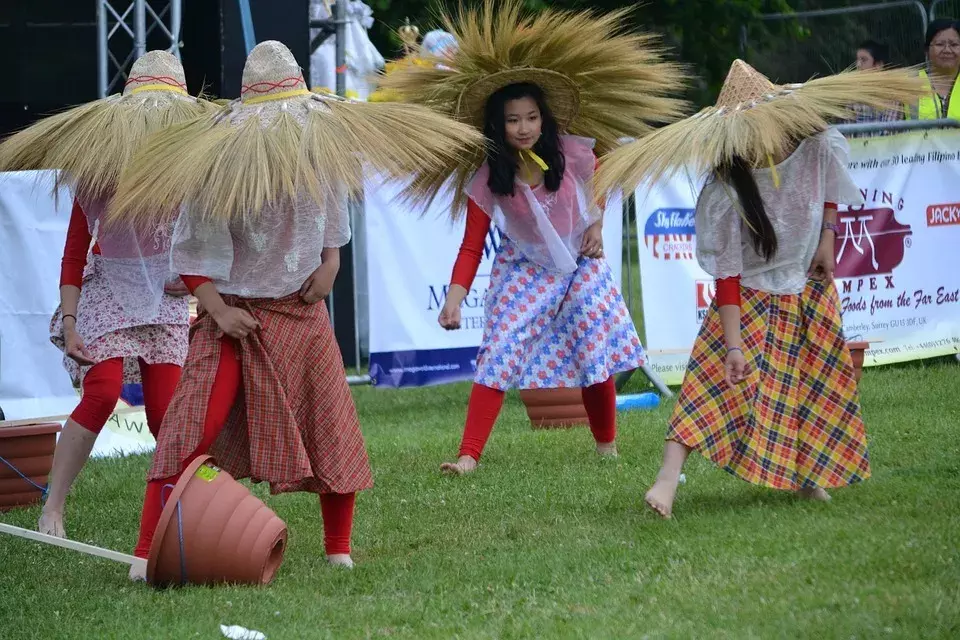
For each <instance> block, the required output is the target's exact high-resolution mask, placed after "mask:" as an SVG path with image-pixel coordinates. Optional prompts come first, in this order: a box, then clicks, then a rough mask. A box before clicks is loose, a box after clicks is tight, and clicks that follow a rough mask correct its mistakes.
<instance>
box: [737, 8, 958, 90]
mask: <svg viewBox="0 0 960 640" xmlns="http://www.w3.org/2000/svg"><path fill="white" fill-rule="evenodd" d="M950 2H952V3H957V4H960V0H950ZM926 30H927V9H926V7H924V5H923V4H922V3H921V2H918V1H911V0H905V1H902V2H884V3H871V4H862V5H857V6H852V7H838V8H835V9H822V10H817V11H800V12H796V13H774V14H767V15H764V16H761V17H760V19H758V20H755V21H753V22H751V23H749V24H746V25H744V26H743V27H742V28H741V49H742V54H743V56H744V57H745V58H746V60H747V61H748V62H750V63H751V64H752V65H753V66H755V67H756V68H757V69H758V70H759V71H761V72H762V73H764V74H765V75H767V76H768V77H769V78H770V79H771V80H773V81H774V82H798V81H800V80H802V79H805V78H811V77H814V76H824V75H829V74H832V73H836V72H838V71H841V70H843V69H845V68H847V67H849V66H850V65H852V64H853V63H854V61H855V58H856V49H857V45H858V44H859V43H861V42H863V41H864V40H868V39H872V40H878V41H880V42H883V43H885V44H887V45H888V46H889V47H890V54H891V60H889V62H890V63H892V64H899V65H910V64H918V63H921V62H923V60H924V50H923V41H924V36H925V33H926Z"/></svg>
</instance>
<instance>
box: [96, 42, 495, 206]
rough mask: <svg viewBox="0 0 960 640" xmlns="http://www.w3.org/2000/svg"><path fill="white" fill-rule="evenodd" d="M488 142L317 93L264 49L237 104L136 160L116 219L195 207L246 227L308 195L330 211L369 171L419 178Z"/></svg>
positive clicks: (162, 140)
mask: <svg viewBox="0 0 960 640" xmlns="http://www.w3.org/2000/svg"><path fill="white" fill-rule="evenodd" d="M482 144H483V137H482V136H481V135H480V134H479V133H477V132H476V131H474V130H473V129H472V128H471V127H468V126H466V125H464V124H460V123H457V122H455V121H454V120H452V119H449V118H446V117H444V116H442V115H441V114H438V113H435V112H433V111H431V110H429V109H425V108H423V107H417V106H414V105H408V104H398V103H383V104H368V103H365V102H357V101H352V100H346V99H342V98H338V97H337V96H333V95H330V94H325V93H324V94H318V93H312V92H311V91H310V90H309V89H308V88H307V84H306V82H305V81H304V78H303V73H302V70H301V69H300V66H299V65H298V64H297V61H296V59H295V58H294V56H293V54H292V53H291V52H290V50H289V49H288V48H287V47H286V46H284V45H283V44H282V43H280V42H276V41H266V42H262V43H260V44H258V45H257V46H256V47H254V49H253V50H252V51H251V52H250V55H249V56H248V57H247V61H246V64H245V66H244V69H243V84H242V89H241V94H240V98H238V99H236V100H233V101H231V102H230V103H229V104H227V105H226V106H224V107H223V108H222V109H221V110H220V112H219V113H217V114H216V115H215V116H203V117H199V118H196V119H194V120H193V121H191V122H189V123H186V124H185V125H184V126H182V127H177V128H174V129H171V130H168V131H164V132H162V133H160V134H158V135H157V136H155V137H154V138H153V139H152V140H151V143H150V144H148V145H147V146H146V147H145V148H144V149H143V151H142V152H141V153H139V154H137V157H136V159H135V160H134V162H133V164H132V166H131V168H130V170H129V171H128V172H127V173H126V174H125V175H124V179H123V181H122V183H121V185H120V188H119V190H118V193H117V196H116V198H115V200H114V203H113V207H112V210H111V217H112V218H114V219H116V218H133V219H141V218H143V217H145V216H148V215H150V211H151V210H155V209H157V208H160V209H163V210H164V211H167V212H171V213H175V212H176V211H179V208H180V206H182V205H183V204H187V203H189V204H190V206H191V207H192V208H194V209H195V210H196V211H199V212H202V213H201V215H202V216H206V217H209V218H220V219H226V220H234V219H247V218H249V217H255V216H257V215H259V213H260V211H262V210H263V209H264V208H265V207H266V206H268V205H271V206H272V205H278V204H281V203H283V202H291V201H296V200H298V199H300V198H302V197H303V196H304V195H308V196H310V197H312V198H313V199H314V201H315V202H317V203H318V204H319V205H320V206H326V204H327V202H328V200H327V198H328V197H329V196H330V195H331V193H332V192H337V193H342V192H346V193H348V194H360V193H362V191H363V187H364V179H365V176H366V175H368V173H367V172H365V171H364V165H365V164H366V165H370V166H372V167H373V168H374V169H376V170H378V171H379V172H381V174H384V175H386V176H387V177H398V178H410V177H411V176H413V177H416V176H417V175H418V172H420V171H423V170H428V171H437V170H439V168H440V167H450V166H453V165H455V164H456V162H457V158H459V157H460V156H462V155H464V154H470V153H476V152H477V149H481V148H482ZM157 167H164V170H163V171H157ZM416 184H417V183H416V181H415V184H414V187H413V188H414V189H416V188H417V186H416Z"/></svg>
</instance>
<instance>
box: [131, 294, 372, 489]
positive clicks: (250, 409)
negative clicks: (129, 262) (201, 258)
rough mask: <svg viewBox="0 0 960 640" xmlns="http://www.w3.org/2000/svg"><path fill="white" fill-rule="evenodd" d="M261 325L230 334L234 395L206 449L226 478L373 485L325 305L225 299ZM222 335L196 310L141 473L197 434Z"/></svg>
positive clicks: (176, 456) (170, 461)
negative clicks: (237, 374)
mask: <svg viewBox="0 0 960 640" xmlns="http://www.w3.org/2000/svg"><path fill="white" fill-rule="evenodd" d="M224 300H225V301H226V302H227V304H229V305H231V306H235V307H239V308H241V309H246V310H247V311H249V312H250V313H251V314H253V316H254V317H256V319H257V320H258V321H259V322H260V325H261V328H260V329H259V330H258V331H255V332H253V333H251V334H250V335H249V336H247V337H246V338H244V339H243V340H240V341H238V345H239V346H238V351H239V354H240V360H241V370H242V380H243V382H242V387H243V388H242V393H239V394H238V396H237V401H236V403H235V404H234V407H233V409H232V411H231V412H230V417H229V419H228V420H227V424H226V425H225V426H224V427H223V430H222V431H221V432H220V435H219V436H218V438H217V440H216V442H215V443H214V445H213V447H212V448H211V450H210V454H211V455H212V456H213V457H214V459H215V460H216V462H217V464H218V465H219V466H220V467H222V468H223V469H225V470H226V471H228V472H229V473H230V474H231V475H232V476H233V477H234V478H251V479H252V480H253V481H254V482H263V481H266V482H269V483H270V490H271V492H272V493H283V492H290V491H310V492H313V493H353V492H355V491H361V490H363V489H369V488H370V487H372V486H373V476H372V474H371V472H370V463H369V462H368V460H367V452H366V448H365V446H364V442H363V435H362V434H361V432H360V422H359V420H358V418H357V410H356V406H355V405H354V403H353V397H352V396H351V395H350V389H349V387H348V386H347V380H346V375H345V372H344V367H343V356H342V355H341V353H340V349H339V347H338V346H337V343H336V341H335V340H334V336H333V329H332V327H331V326H330V319H329V316H328V315H327V307H326V305H324V304H323V303H319V304H313V305H308V304H305V303H304V302H302V301H301V300H300V298H299V296H298V295H297V294H293V295H290V296H287V297H284V298H280V299H265V298H260V299H252V298H238V297H236V296H224ZM222 337H223V332H222V331H221V330H220V328H219V327H218V326H217V323H216V322H215V321H214V319H213V318H212V317H211V316H210V314H208V313H206V312H205V311H203V310H201V311H200V314H199V316H198V317H197V320H196V322H194V324H193V326H192V327H191V329H190V351H189V354H188V355H187V361H186V363H185V364H184V367H183V375H182V377H181V379H180V384H179V386H178V387H177V391H176V394H175V395H174V397H173V399H172V401H171V402H170V407H169V408H168V410H167V413H166V416H165V417H164V421H163V426H162V428H161V430H160V437H159V440H158V442H157V451H156V454H155V455H154V460H153V467H152V468H151V469H150V474H149V479H150V480H159V479H163V478H168V477H170V476H172V475H175V474H177V473H179V472H180V471H181V470H182V467H183V462H184V461H185V460H186V459H187V458H188V457H189V456H190V454H191V453H193V452H194V451H195V450H196V448H197V446H198V445H199V444H200V440H201V439H202V437H203V423H204V418H205V416H206V411H207V403H208V401H209V398H210V393H211V390H212V388H213V381H214V378H215V377H216V373H217V365H218V363H219V361H220V340H221V338H222Z"/></svg>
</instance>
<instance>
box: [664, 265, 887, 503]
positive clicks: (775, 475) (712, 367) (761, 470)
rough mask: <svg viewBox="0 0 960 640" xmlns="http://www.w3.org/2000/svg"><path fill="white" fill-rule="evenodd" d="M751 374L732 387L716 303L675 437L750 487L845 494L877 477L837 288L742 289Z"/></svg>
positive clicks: (700, 339)
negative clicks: (848, 487) (727, 378)
mask: <svg viewBox="0 0 960 640" xmlns="http://www.w3.org/2000/svg"><path fill="white" fill-rule="evenodd" d="M741 297H742V300H743V302H742V307H741V333H742V336H743V351H744V356H746V360H747V363H748V364H749V366H750V369H751V372H750V375H749V377H748V379H747V381H746V382H744V383H742V384H740V385H738V386H737V387H735V388H730V387H728V386H727V385H726V383H725V382H724V363H725V361H726V354H727V349H726V341H725V340H724V337H723V327H722V325H721V324H720V313H719V310H718V309H717V306H716V302H714V304H713V306H712V307H711V308H710V311H709V313H708V315H707V317H706V319H705V320H704V322H703V325H702V326H701V327H700V333H699V335H698V336H697V340H696V342H695V343H694V346H693V353H692V354H691V356H690V363H689V365H688V366H687V373H686V377H685V378H684V381H683V387H682V388H681V390H680V399H679V401H678V402H677V404H676V407H675V408H674V412H673V417H672V418H671V421H670V429H669V431H668V432H667V439H668V440H676V441H677V442H681V443H683V444H685V445H687V446H688V447H691V448H693V449H696V450H697V451H699V452H700V453H702V454H703V455H704V456H706V457H708V458H710V459H711V460H712V461H713V462H714V463H716V464H717V465H719V466H720V467H722V468H724V469H725V470H727V471H729V472H730V473H732V474H734V475H736V476H737V477H739V478H742V479H744V480H746V481H748V482H752V483H754V484H759V485H763V486H767V487H772V488H775V489H785V490H791V491H795V490H797V489H800V488H813V487H821V488H827V487H838V486H844V485H848V484H852V483H854V482H858V481H860V480H864V479H866V478H868V477H870V463H869V460H868V457H867V443H866V431H865V428H864V424H863V420H862V419H861V417H860V401H859V395H858V392H857V383H856V381H855V380H854V377H853V375H854V372H853V362H852V361H851V359H850V354H849V352H848V351H847V347H846V341H845V340H844V338H843V325H842V323H841V320H840V310H839V297H838V295H837V290H836V287H835V286H834V284H833V283H832V282H829V283H819V282H810V283H809V284H808V285H807V287H806V289H805V290H804V292H803V293H801V294H799V295H772V294H769V293H764V292H761V291H756V290H753V289H747V288H745V287H742V288H741Z"/></svg>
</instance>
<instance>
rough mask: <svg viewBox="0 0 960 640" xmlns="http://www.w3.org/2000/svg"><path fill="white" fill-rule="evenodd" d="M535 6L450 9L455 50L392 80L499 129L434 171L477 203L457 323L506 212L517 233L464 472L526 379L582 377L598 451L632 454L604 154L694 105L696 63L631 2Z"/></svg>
mask: <svg viewBox="0 0 960 640" xmlns="http://www.w3.org/2000/svg"><path fill="white" fill-rule="evenodd" d="M521 7H522V3H520V2H519V1H517V0H510V1H509V2H500V3H495V2H491V1H488V2H486V3H484V5H483V7H482V8H481V9H480V10H465V11H464V12H463V13H462V14H461V15H459V16H458V17H456V18H451V17H448V18H446V20H445V23H446V29H447V30H448V31H449V32H451V33H453V34H454V35H455V37H456V42H457V46H456V47H455V48H453V49H452V50H448V51H447V52H446V55H445V56H444V57H443V58H436V59H435V60H434V62H435V64H432V65H405V66H403V67H400V68H398V69H396V70H395V71H393V72H392V73H390V74H388V75H387V76H385V77H384V78H382V86H383V87H384V88H385V89H387V90H389V91H392V92H393V95H394V96H395V97H396V98H397V99H399V100H404V101H408V102H416V103H420V104H426V105H430V106H432V107H434V108H436V109H437V110H439V111H441V112H444V113H449V114H451V115H455V116H456V117H458V118H459V119H461V120H462V121H464V122H468V123H470V124H472V125H473V126H475V127H476V128H477V129H479V130H482V131H483V132H484V134H485V135H486V137H487V140H488V148H487V150H486V153H485V154H483V153H478V154H477V155H475V156H473V157H464V158H463V161H462V162H460V163H459V164H458V165H457V166H455V167H454V166H451V167H449V168H447V170H446V171H442V172H438V173H436V174H429V175H426V176H424V178H423V180H424V182H423V183H421V184H422V185H426V186H427V187H428V188H429V189H430V190H431V192H432V193H436V192H438V191H439V190H440V189H441V188H443V186H444V184H445V183H446V182H447V180H448V177H449V175H450V173H451V171H453V170H454V169H455V170H456V171H455V176H454V178H453V181H452V184H453V187H454V202H455V204H454V214H455V215H458V214H459V213H460V212H461V210H462V208H463V207H464V204H466V210H467V220H466V232H465V235H464V239H463V244H462V246H461V249H460V254H459V256H458V258H457V261H456V264H455V265H454V268H453V275H452V277H451V280H450V288H449V292H448V293H447V298H446V301H445V304H444V307H443V309H442V311H441V313H440V317H439V322H440V325H441V326H443V327H444V328H445V329H448V330H453V329H457V328H459V326H460V305H461V303H462V302H463V300H464V298H465V297H466V296H467V294H468V292H469V291H470V289H471V287H472V285H473V281H474V278H475V276H476V273H477V268H478V266H479V264H480V260H481V256H482V255H483V247H484V240H485V238H486V237H487V233H488V231H489V228H490V225H491V222H492V223H494V224H495V225H496V226H497V228H498V229H499V231H500V234H501V238H502V240H501V244H500V246H499V249H498V252H497V257H496V261H495V263H494V266H493V270H492V272H491V275H490V285H489V290H488V292H487V297H486V302H485V309H484V315H485V319H486V325H485V329H484V334H483V341H482V344H481V346H480V352H479V355H478V358H477V374H476V378H475V382H474V385H473V390H472V392H471V395H470V401H469V405H468V407H467V419H466V426H465V429H464V434H463V439H462V441H461V445H460V454H459V459H458V460H457V462H451V463H445V464H443V465H442V467H441V469H442V470H443V471H445V472H450V473H455V474H464V473H468V472H471V471H473V470H474V469H475V468H476V467H477V464H478V461H479V459H480V455H481V453H482V451H483V448H484V445H485V444H486V441H487V439H488V437H489V435H490V433H491V430H492V429H493V425H494V423H495V422H496V419H497V416H498V414H499V412H500V409H501V406H502V404H503V398H504V391H505V390H507V389H510V388H521V389H537V388H553V387H581V388H582V394H583V401H584V404H585V406H586V410H587V414H588V417H589V421H590V428H591V431H592V433H593V436H594V440H595V441H596V449H597V452H598V453H600V454H601V455H616V444H615V438H616V389H615V388H614V383H613V378H612V375H613V374H615V373H617V372H619V371H623V370H628V369H633V368H635V367H638V366H640V365H641V364H642V363H643V359H644V354H643V348H642V347H641V345H640V340H639V338H638V336H637V333H636V330H635V329H634V326H633V323H632V322H631V320H630V316H629V315H628V313H627V309H626V306H625V305H624V302H623V298H622V297H621V295H620V292H619V291H618V290H617V286H616V284H615V283H614V282H613V278H612V276H611V272H610V268H609V266H608V264H607V262H606V261H605V259H604V256H603V246H602V236H601V225H602V207H601V206H599V205H598V202H597V198H596V197H595V194H594V191H593V190H592V189H591V180H592V178H593V172H594V169H595V166H596V156H595V152H600V153H602V152H603V151H604V150H606V149H609V148H611V147H612V146H614V145H615V144H616V142H617V141H618V140H619V139H620V138H622V137H625V136H638V135H642V134H644V133H646V132H648V131H649V129H650V123H651V122H662V121H667V120H670V119H672V118H675V117H677V116H678V115H679V113H680V108H681V106H682V103H681V102H680V101H678V100H676V99H674V98H670V97H668V96H669V94H671V93H674V92H678V91H680V90H681V88H682V80H683V78H682V75H681V74H680V73H679V71H678V69H677V68H676V67H675V66H674V65H671V64H668V63H665V62H664V61H663V60H662V59H661V58H660V56H659V54H658V52H657V51H656V50H655V49H653V48H652V47H651V39H650V37H649V36H645V35H640V34H627V33H624V32H622V30H621V29H620V27H619V25H620V24H621V23H622V21H623V20H624V19H625V17H626V16H625V14H624V13H623V12H618V13H611V14H607V15H603V16H597V15H594V14H591V13H587V12H578V13H571V12H559V11H545V12H543V13H540V14H539V15H536V16H529V15H526V14H524V12H523V11H522V8H521ZM427 60H429V57H427ZM465 201H466V203H465ZM617 259H619V257H618V258H617Z"/></svg>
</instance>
